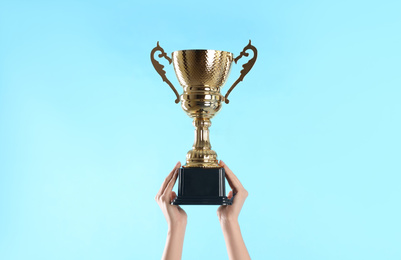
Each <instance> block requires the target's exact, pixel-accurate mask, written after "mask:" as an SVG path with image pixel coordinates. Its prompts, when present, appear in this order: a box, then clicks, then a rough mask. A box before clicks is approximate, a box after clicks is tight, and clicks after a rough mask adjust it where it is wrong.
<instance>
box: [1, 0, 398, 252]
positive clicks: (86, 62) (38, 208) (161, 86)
mask: <svg viewBox="0 0 401 260" xmlns="http://www.w3.org/2000/svg"><path fill="white" fill-rule="evenodd" d="M400 10H401V4H399V1H365V0H364V1H243V2H240V1H191V2H189V1H180V2H178V1H177V2H168V1H160V2H157V1H150V2H145V1H141V2H137V1H108V2H104V1H2V2H1V4H0V259H2V260H14V259H41V260H44V259H51V260H54V259H69V260H71V259H98V260H101V259H158V258H160V256H161V254H162V251H163V247H164V242H165V237H166V232H167V225H166V222H165V220H164V217H163V215H162V213H161V211H160V209H159V208H158V206H157V204H156V203H155V201H154V196H155V195H156V193H157V191H158V189H159V186H160V184H161V183H162V181H163V179H164V177H165V176H166V175H167V174H168V173H169V172H170V170H171V169H172V167H173V166H174V165H175V163H176V162H177V161H178V160H180V161H181V162H182V163H184V159H185V154H186V152H187V151H188V150H189V149H190V148H191V145H192V141H193V126H192V122H191V119H190V118H189V117H187V116H186V115H185V114H184V113H183V111H182V110H181V108H180V106H179V105H177V104H174V102H173V101H174V98H175V97H174V94H173V92H172V91H171V90H170V89H169V87H168V86H167V85H166V84H165V83H163V82H162V81H161V78H160V77H159V75H157V74H156V72H155V71H154V69H153V67H152V65H151V62H150V58H149V53H150V51H151V49H152V48H153V47H155V45H156V42H157V41H160V44H161V46H162V47H163V48H164V49H165V50H166V52H168V53H171V52H172V51H175V50H179V49H192V48H207V49H218V50H226V51H231V52H233V53H234V54H235V55H238V54H239V52H240V51H241V50H242V48H243V47H244V46H245V45H246V44H247V43H248V40H249V39H252V43H253V44H254V45H255V46H256V47H257V48H258V50H259V56H258V60H257V62H256V64H255V66H254V68H253V70H252V71H251V72H250V73H249V74H248V75H247V77H246V78H245V80H244V82H242V83H241V84H240V85H238V87H237V88H236V89H235V90H234V91H233V92H232V94H231V103H230V104H229V105H224V107H223V109H222V111H221V112H220V114H219V115H217V116H216V117H215V118H214V119H213V121H212V122H213V125H212V127H211V141H212V145H213V148H214V149H215V150H216V151H217V152H218V155H219V158H220V159H223V160H224V161H225V162H226V163H227V164H228V165H229V166H230V167H231V168H232V170H233V171H234V172H235V173H236V174H237V176H238V177H239V179H240V180H241V181H242V182H243V185H244V186H245V187H246V189H247V190H248V191H249V194H250V195H249V197H248V200H247V201H246V204H245V206H244V208H243V211H242V213H241V216H240V223H241V227H242V232H243V236H244V239H245V241H246V244H247V247H248V249H249V251H250V254H251V256H252V257H253V259H307V260H313V259H316V260H321V259H333V260H338V259H342V260H345V259H352V260H355V259H401V249H400V245H401V224H400V219H401V208H400V207H401V205H400V204H401V202H400V200H401V177H400V174H401V166H400V161H401V160H400V158H401V151H400V147H401V138H400V132H401V123H400V112H401V105H400V97H401V91H400V87H401V73H400V68H401V62H400V60H401V48H400V46H401V29H400V28H401V18H400ZM241 62H244V60H242V61H241ZM241 62H240V63H241ZM241 64H242V63H241ZM165 65H166V64H165ZM240 69H241V66H240V65H237V66H234V68H233V70H232V72H231V76H230V78H229V81H228V83H227V85H226V86H225V87H224V89H223V93H225V91H227V89H228V87H229V86H230V84H232V83H233V82H234V80H235V78H236V77H237V75H239V71H240ZM166 71H167V75H168V76H169V77H170V79H171V81H172V82H173V83H174V84H175V85H176V87H177V88H178V89H179V91H180V92H182V88H181V87H180V86H179V85H178V82H177V80H176V78H175V75H174V72H173V68H172V66H166ZM216 208H217V207H214V206H213V207H212V206H205V207H194V206H187V207H185V208H184V209H185V210H186V211H187V213H188V227H187V233H186V238H185V243H184V253H183V259H227V253H226V249H225V244H224V239H223V236H222V233H221V230H220V226H219V223H218V219H217V216H216Z"/></svg>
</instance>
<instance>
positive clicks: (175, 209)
mask: <svg viewBox="0 0 401 260" xmlns="http://www.w3.org/2000/svg"><path fill="white" fill-rule="evenodd" d="M180 167H181V163H180V162H178V163H177V164H176V165H175V167H174V169H173V170H172V171H171V172H170V174H169V175H168V176H167V177H166V179H165V180H164V182H163V184H162V186H161V187H160V190H159V192H158V193H157V195H156V197H155V200H156V201H157V204H159V207H160V208H161V210H162V211H163V214H164V217H165V218H166V220H167V224H168V226H169V228H172V227H175V226H185V225H186V224H187V213H185V211H184V210H183V209H182V208H181V207H180V206H175V205H171V201H172V200H173V199H174V198H175V197H176V196H177V194H176V193H175V192H174V191H173V187H174V184H175V181H176V180H177V176H178V170H179V168H180Z"/></svg>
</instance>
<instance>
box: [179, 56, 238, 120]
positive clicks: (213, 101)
mask: <svg viewBox="0 0 401 260" xmlns="http://www.w3.org/2000/svg"><path fill="white" fill-rule="evenodd" d="M172 60H173V66H174V70H175V74H176V76H177V78H178V82H179V83H180V85H181V86H182V87H183V89H184V93H183V94H182V95H181V107H182V109H183V110H184V111H185V112H186V113H187V115H188V116H190V117H192V118H196V117H203V118H207V119H211V118H212V117H213V116H214V115H216V114H217V112H219V111H220V110H221V107H222V104H221V103H222V101H224V97H223V96H222V95H221V94H220V88H221V87H222V86H223V85H224V84H225V82H226V80H227V78H228V75H229V73H230V69H231V64H232V61H233V54H232V53H230V52H226V51H216V50H181V51H175V52H173V54H172Z"/></svg>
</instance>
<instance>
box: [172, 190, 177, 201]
mask: <svg viewBox="0 0 401 260" xmlns="http://www.w3.org/2000/svg"><path fill="white" fill-rule="evenodd" d="M175 197H177V194H176V193H175V191H172V192H171V200H174V199H175Z"/></svg>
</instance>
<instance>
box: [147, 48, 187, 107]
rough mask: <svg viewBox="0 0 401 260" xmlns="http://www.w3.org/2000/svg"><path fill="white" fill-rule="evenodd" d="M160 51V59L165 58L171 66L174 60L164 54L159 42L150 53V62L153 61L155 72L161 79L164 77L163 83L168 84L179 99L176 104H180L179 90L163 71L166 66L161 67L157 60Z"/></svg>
mask: <svg viewBox="0 0 401 260" xmlns="http://www.w3.org/2000/svg"><path fill="white" fill-rule="evenodd" d="M157 51H160V52H161V53H160V54H159V55H158V56H159V58H162V57H164V58H165V59H166V60H168V63H169V64H171V62H172V59H171V58H169V57H168V56H167V54H166V53H165V52H164V50H163V48H162V47H160V45H159V42H157V46H156V47H154V48H153V50H152V51H151V52H150V60H151V61H152V64H153V67H155V70H156V71H157V73H159V75H160V77H162V79H163V81H164V82H166V83H167V84H168V85H169V86H170V88H171V89H172V90H173V91H174V93H175V95H176V96H177V99H176V100H175V101H174V102H175V103H176V104H177V103H178V102H180V95H179V94H178V92H177V90H176V89H175V87H174V86H173V84H172V83H171V82H170V80H168V79H167V77H166V72H165V71H164V70H163V68H164V66H163V65H161V64H160V63H159V62H158V61H157V60H156V59H155V57H154V56H155V52H157Z"/></svg>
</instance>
